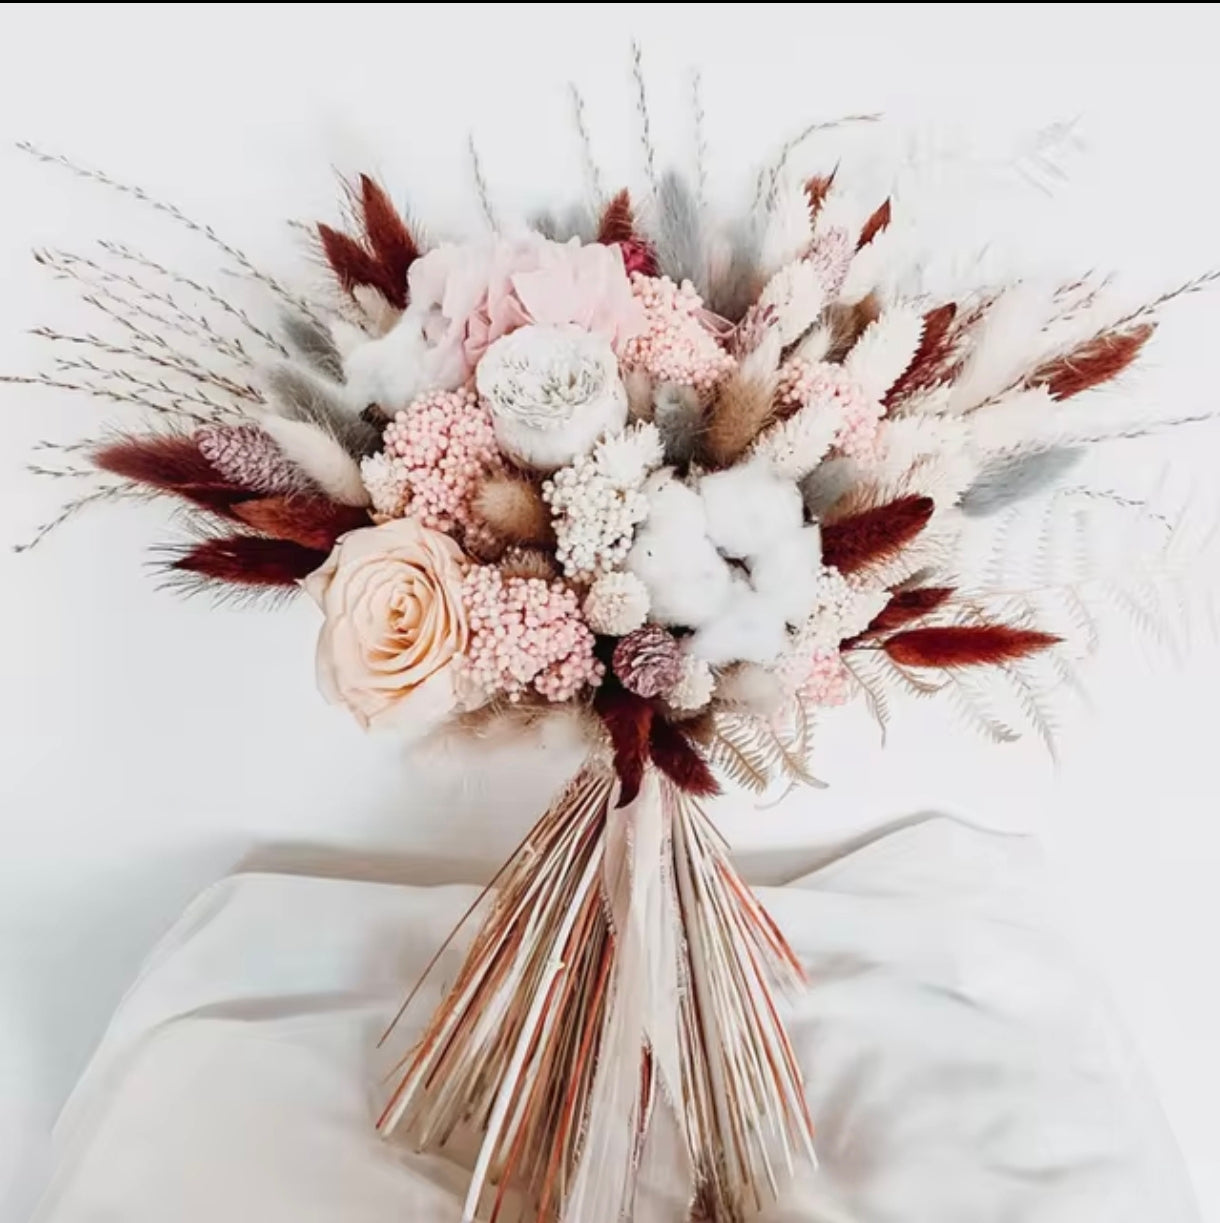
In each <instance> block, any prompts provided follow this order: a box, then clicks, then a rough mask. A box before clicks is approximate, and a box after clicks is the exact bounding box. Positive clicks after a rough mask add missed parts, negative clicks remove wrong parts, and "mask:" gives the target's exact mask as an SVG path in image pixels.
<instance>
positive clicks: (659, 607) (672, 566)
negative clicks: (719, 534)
mask: <svg viewBox="0 0 1220 1223" xmlns="http://www.w3.org/2000/svg"><path fill="white" fill-rule="evenodd" d="M627 568H628V570H630V572H632V573H634V574H635V576H636V577H638V578H639V579H640V581H641V582H643V583H644V585H645V587H646V588H647V590H648V599H649V605H650V613H649V614H650V615H651V617H652V619H653V620H655V621H657V622H658V623H659V624H670V625H685V626H686V627H688V628H697V627H698V626H699V625H701V624H706V623H707V622H708V621H710V620H712V619H714V618H715V617H716V616H717V615H718V614H719V613H720V612H721V611H722V609H723V608H724V606H725V604H726V603H727V602H728V598H729V594H730V592H731V590H732V572H731V570H730V569H729V565H728V562H727V561H726V560H725V559H724V557H722V556H721V555H720V553H719V552H717V551H716V549H715V547H714V546H713V545H712V542H711V540H709V539H708V538H707V536H706V535H704V534H703V532H702V530H701V529H696V530H694V531H692V530H690V529H689V526H688V527H687V528H680V527H679V528H675V527H674V526H673V525H672V524H668V523H667V520H666V519H664V518H659V519H656V520H654V522H652V523H650V524H649V525H647V526H645V527H644V528H643V529H642V530H640V531H638V532H637V534H636V537H635V543H634V544H633V545H632V548H631V551H630V553H628V556H627Z"/></svg>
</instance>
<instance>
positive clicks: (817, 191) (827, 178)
mask: <svg viewBox="0 0 1220 1223" xmlns="http://www.w3.org/2000/svg"><path fill="white" fill-rule="evenodd" d="M837 173H838V171H837V170H832V171H831V172H830V173H829V174H815V175H814V176H813V177H812V178H810V179H807V180H806V182H805V198H806V199H807V200H808V201H809V219H810V220H811V221H816V220H817V219H818V213H819V212H821V211H822V205H823V204H824V203H825V202H826V197H827V196H828V195H829V194H830V189H831V187H833V186H834V184H835V175H836V174H837Z"/></svg>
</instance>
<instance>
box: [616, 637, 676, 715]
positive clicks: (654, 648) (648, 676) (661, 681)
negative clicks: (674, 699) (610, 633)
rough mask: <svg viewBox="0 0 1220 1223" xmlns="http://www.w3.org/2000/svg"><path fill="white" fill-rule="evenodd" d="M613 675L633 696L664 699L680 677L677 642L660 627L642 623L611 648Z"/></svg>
mask: <svg viewBox="0 0 1220 1223" xmlns="http://www.w3.org/2000/svg"><path fill="white" fill-rule="evenodd" d="M612 662H613V665H614V674H615V675H617V676H618V677H619V679H620V680H621V681H622V684H623V687H624V688H626V689H627V691H628V692H634V693H635V694H636V696H643V697H655V696H664V695H665V694H666V693H668V692H671V691H673V689H674V687H675V686H676V685H677V683H678V680H680V679H681V678H682V654H681V651H680V650H679V648H678V642H677V639H676V638H675V637H674V635H673V634H672V633H671V632H669V630H668V629H665V628H662V627H661V625H659V624H645V625H644V626H643V627H642V628H638V629H636V630H635V631H634V632H633V633H628V634H627V636H626V637H624V638H622V640H621V641H619V643H618V645H616V646H615V647H614V657H613V659H612Z"/></svg>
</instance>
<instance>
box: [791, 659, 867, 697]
mask: <svg viewBox="0 0 1220 1223" xmlns="http://www.w3.org/2000/svg"><path fill="white" fill-rule="evenodd" d="M784 671H785V675H784V678H785V679H786V680H787V681H788V683H789V684H791V685H792V686H793V688H794V689H795V691H796V693H797V695H798V696H800V697H801V698H802V699H803V700H805V701H808V702H809V703H810V704H811V705H845V704H846V703H847V700H848V698H849V697H850V696H851V684H850V682H849V679H850V673H849V672H848V670H847V667H846V665H845V664H844V662H843V658H842V655H841V654H840V653H839V651H838V650H827V649H818V650H814V651H812V652H811V653H808V654H805V655H804V656H803V657H801V658H800V660H799V663H798V662H797V660H796V659H793V660H792V661H791V662H789V663H788V664H787V666H786V667H785V668H784Z"/></svg>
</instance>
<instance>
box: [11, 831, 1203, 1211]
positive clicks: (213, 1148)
mask: <svg viewBox="0 0 1220 1223" xmlns="http://www.w3.org/2000/svg"><path fill="white" fill-rule="evenodd" d="M1042 880H1043V875H1042V868H1041V863H1040V859H1039V856H1038V852H1037V849H1036V847H1035V845H1034V843H1033V842H1032V841H1030V840H1029V839H1027V838H1024V837H1017V836H1011V835H1002V834H997V833H994V832H984V831H980V830H977V829H974V828H971V827H968V826H966V825H963V824H961V823H959V822H956V821H953V820H950V819H947V818H943V817H928V818H926V819H922V820H918V821H911V822H907V823H905V824H903V825H899V826H896V827H895V828H894V829H892V830H890V831H889V832H886V833H883V834H880V835H878V836H876V837H874V838H872V839H870V840H868V841H867V842H865V843H862V844H858V845H857V846H855V847H854V848H852V849H850V850H847V851H844V852H842V853H840V854H839V855H838V856H836V857H834V858H833V859H831V860H830V861H828V862H827V863H826V864H825V865H824V866H822V867H821V868H820V869H818V870H817V871H815V872H814V873H812V874H811V875H808V876H806V877H804V878H803V879H801V880H798V881H797V882H795V883H793V884H791V885H788V886H786V887H782V888H766V889H761V891H760V895H761V896H762V898H763V900H764V902H765V903H766V905H767V906H768V907H769V908H770V910H771V911H772V913H773V914H774V916H775V917H776V918H777V920H778V921H779V922H780V924H781V925H782V926H783V927H784V929H785V931H786V932H787V934H788V936H789V938H790V939H791V940H792V942H793V945H794V946H795V947H796V949H797V950H798V952H799V953H800V955H801V956H802V958H803V959H804V960H805V962H806V964H807V965H808V967H809V969H810V973H811V976H812V980H813V987H812V989H811V990H810V991H809V993H808V994H807V995H806V996H805V997H804V998H802V999H800V1000H799V1001H797V1002H796V1003H795V1004H794V1006H793V1008H792V1011H791V1014H790V1024H791V1031H792V1035H793V1038H794V1043H795V1045H796V1048H797V1050H798V1052H799V1056H800V1059H801V1062H802V1064H803V1067H804V1070H805V1073H806V1076H807V1080H808V1090H809V1097H810V1103H811V1106H812V1111H813V1115H814V1117H815V1120H816V1121H817V1123H818V1135H817V1138H818V1147H819V1154H820V1159H821V1168H820V1170H819V1171H818V1172H816V1173H811V1174H808V1175H804V1176H802V1177H801V1178H800V1180H799V1181H798V1182H797V1183H796V1184H795V1185H794V1186H793V1187H792V1189H791V1190H790V1192H789V1193H788V1194H787V1195H786V1196H785V1198H784V1200H783V1201H782V1202H781V1203H780V1204H779V1205H778V1206H777V1207H776V1208H774V1209H773V1210H772V1211H770V1212H769V1213H768V1214H767V1215H766V1216H765V1218H766V1219H767V1220H770V1221H771V1223H780V1221H783V1223H797V1221H798V1220H801V1221H804V1223H1197V1219H1198V1215H1197V1213H1196V1211H1195V1208H1194V1206H1193V1205H1192V1202H1191V1195H1190V1190H1189V1187H1188V1181H1187V1178H1186V1175H1185V1173H1184V1171H1183V1169H1182V1167H1181V1165H1180V1162H1179V1159H1178V1156H1177V1153H1176V1151H1175V1149H1174V1147H1173V1144H1172V1142H1171V1140H1170V1139H1169V1136H1168V1132H1167V1130H1166V1128H1165V1126H1164V1123H1163V1121H1162V1118H1161V1115H1160V1111H1159V1109H1158V1107H1157V1105H1156V1103H1155V1101H1154V1100H1153V1099H1152V1097H1151V1095H1150V1094H1149V1092H1148V1090H1147V1087H1146V1085H1145V1082H1144V1077H1143V1073H1142V1071H1141V1070H1140V1068H1139V1067H1138V1065H1137V1064H1136V1062H1135V1061H1134V1059H1133V1056H1132V1054H1131V1053H1130V1051H1129V1049H1128V1048H1127V1045H1126V1043H1125V1040H1124V1038H1123V1037H1122V1035H1121V1033H1120V1031H1119V1030H1118V1028H1117V1026H1116V1024H1115V1021H1114V1019H1113V1018H1112V1016H1111V1015H1110V1013H1109V1011H1108V1010H1107V1007H1106V1006H1105V1004H1104V1003H1103V1002H1102V1001H1101V999H1100V995H1099V994H1098V993H1097V992H1096V991H1095V989H1094V988H1093V986H1092V984H1091V982H1090V980H1089V979H1088V977H1087V974H1085V973H1084V971H1083V970H1082V969H1081V967H1080V965H1079V964H1078V963H1077V962H1076V961H1075V959H1074V957H1073V954H1072V952H1071V951H1070V949H1069V948H1067V947H1066V946H1065V945H1064V943H1063V942H1062V941H1061V940H1060V938H1059V936H1058V935H1057V933H1056V930H1055V926H1054V919H1053V915H1052V909H1053V906H1051V905H1050V904H1049V903H1048V898H1047V896H1046V894H1045V892H1044V889H1043V884H1042ZM473 894H474V892H473V889H470V888H466V887H441V888H410V887H395V886H390V885H386V884H375V883H364V882H351V881H346V880H335V879H320V878H310V877H302V876H291V875H238V876H234V877H232V878H229V879H227V880H224V881H223V882H221V883H219V884H217V885H215V886H214V887H212V888H211V889H209V890H208V891H207V892H205V893H204V894H203V895H202V896H200V897H199V898H198V899H197V900H196V901H195V903H194V904H193V905H192V906H191V907H190V909H189V910H188V911H187V913H186V914H185V916H184V917H183V918H182V919H181V921H180V922H179V924H178V926H177V927H176V928H175V930H174V931H173V932H172V933H171V934H170V935H169V936H168V937H167V938H166V939H165V940H164V942H163V943H162V945H161V946H160V947H159V948H158V950H157V951H156V952H155V953H154V955H153V956H152V957H151V959H150V961H149V963H148V964H147V966H146V968H145V970H144V972H143V973H142V975H141V977H140V979H139V980H138V981H137V983H136V984H135V985H134V986H133V988H132V989H131V991H130V992H129V994H128V996H127V998H126V999H125V1001H124V1002H123V1004H122V1006H121V1007H120V1009H119V1011H118V1013H117V1015H116V1016H115V1019H114V1022H113V1024H112V1026H111V1029H110V1031H109V1033H108V1034H107V1036H106V1038H105V1040H104V1042H103V1044H102V1046H101V1048H100V1049H99V1051H98V1053H97V1055H96V1057H95V1058H94V1061H93V1063H92V1064H91V1066H90V1068H89V1070H88V1072H87V1073H86V1075H85V1077H84V1078H83V1079H82V1081H81V1083H80V1084H79V1085H78V1088H77V1090H76V1092H75V1093H74V1095H73V1097H72V1099H71V1100H70V1102H69V1105H68V1107H67V1109H66V1110H65V1112H64V1115H63V1117H62V1119H61V1122H60V1125H59V1128H58V1131H57V1134H56V1142H57V1147H58V1166H57V1170H56V1172H55V1174H54V1176H53V1179H52V1182H51V1185H50V1188H49V1191H48V1193H47V1195H46V1197H45V1199H44V1201H43V1203H42V1205H41V1207H40V1208H39V1210H38V1211H37V1212H36V1215H35V1219H36V1221H37V1223H111V1221H115V1220H121V1221H122V1223H165V1221H166V1220H173V1221H174V1223H217V1221H218V1220H225V1221H226V1223H245V1221H246V1220H257V1221H258V1223H323V1221H325V1223H332V1221H337V1220H342V1223H388V1221H390V1220H411V1221H412V1223H455V1221H456V1220H457V1219H458V1218H459V1217H460V1205H461V1195H462V1188H463V1174H462V1172H461V1170H460V1169H457V1168H455V1167H453V1166H452V1165H450V1164H448V1163H447V1162H445V1161H444V1160H441V1159H437V1158H431V1157H421V1156H416V1155H414V1154H411V1153H410V1152H408V1151H406V1150H404V1149H403V1148H402V1147H400V1146H397V1145H394V1144H392V1143H387V1142H384V1141H382V1140H380V1139H379V1138H378V1137H377V1136H376V1135H375V1133H374V1131H373V1119H374V1117H375V1116H376V1113H377V1111H378V1108H379V1105H380V1103H381V1100H382V1088H381V1087H380V1086H379V1082H378V1076H379V1072H383V1071H384V1070H386V1069H387V1068H388V1067H387V1064H386V1063H385V1062H384V1061H382V1060H379V1057H380V1055H377V1054H376V1053H375V1048H374V1047H375V1043H376V1039H377V1036H378V1035H379V1034H380V1031H381V1029H382V1028H383V1027H384V1025H385V1022H386V1020H387V1018H388V1017H389V1016H390V1015H392V1014H393V1012H394V1010H395V1009H396V1007H397V1004H398V1001H399V999H400V997H401V995H402V994H403V993H404V991H405V989H406V988H407V987H408V986H409V985H410V984H412V983H413V981H414V979H415V978H416V976H417V974H418V973H419V971H420V970H421V968H422V967H423V965H424V964H425V963H426V962H427V960H428V958H429V957H430V956H431V954H432V953H433V951H434V950H435V948H436V947H437V946H438V945H439V943H440V942H441V940H442V939H443V938H444V936H445V935H446V934H447V933H448V932H449V930H450V928H451V926H452V925H453V923H454V922H455V921H456V919H457V918H458V917H459V916H460V914H461V913H462V912H463V911H464V910H465V908H466V906H467V905H468V904H469V902H470V900H471V898H472V896H473ZM459 955H460V952H459V951H458V950H457V949H456V948H455V949H453V950H451V951H450V952H448V953H447V954H446V956H445V957H444V958H443V960H442V964H441V970H440V972H439V974H438V975H437V977H436V981H435V984H434V986H433V989H432V990H431V992H429V993H427V994H426V996H421V998H420V999H419V1000H418V1003H417V1007H416V1008H415V1009H413V1011H412V1015H411V1016H410V1018H409V1020H408V1022H407V1023H406V1024H405V1025H404V1028H403V1029H402V1030H401V1031H399V1032H398V1033H396V1035H395V1037H394V1039H393V1040H392V1042H391V1043H392V1045H393V1049H392V1052H393V1053H396V1054H401V1053H402V1051H403V1050H404V1048H405V1045H406V1043H407V1042H408V1041H409V1037H410V1032H411V1029H412V1025H413V1023H414V1024H418V1023H420V1022H422V1020H423V1018H424V1017H425V1014H426V1010H427V1008H428V1006H429V1005H430V1004H431V1003H433V1002H434V1001H435V999H436V994H437V991H438V990H439V988H440V984H441V981H442V980H444V979H446V978H449V977H451V975H452V972H453V970H454V968H455V966H456V964H457V962H458V958H459ZM683 1196H684V1187H683V1186H681V1185H674V1184H667V1183H666V1182H665V1178H664V1172H663V1170H661V1172H660V1173H659V1174H655V1173H654V1174H653V1175H652V1176H651V1177H650V1183H649V1184H648V1186H647V1191H646V1192H645V1193H644V1194H643V1195H642V1200H641V1205H640V1208H639V1211H638V1213H637V1219H639V1220H643V1219H649V1220H653V1219H655V1220H657V1221H658V1223H660V1221H668V1220H674V1221H675V1223H676V1221H679V1220H684V1219H685V1211H684V1209H683V1207H684V1204H685V1203H684V1200H683ZM588 1223H601V1221H599V1220H589V1221H588ZM608 1223H609V1221H608Z"/></svg>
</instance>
